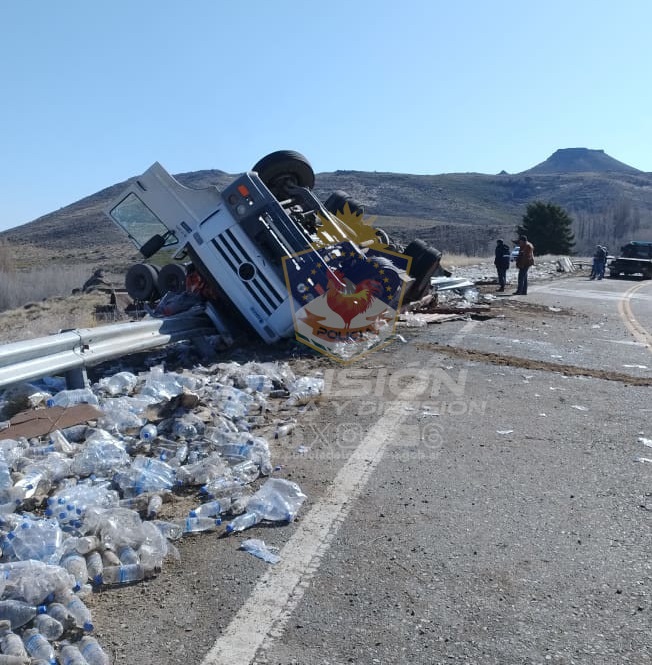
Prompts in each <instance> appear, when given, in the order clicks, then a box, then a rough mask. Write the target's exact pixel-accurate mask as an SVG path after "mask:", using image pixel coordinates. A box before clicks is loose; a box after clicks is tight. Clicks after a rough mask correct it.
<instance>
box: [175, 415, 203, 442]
mask: <svg viewBox="0 0 652 665" xmlns="http://www.w3.org/2000/svg"><path fill="white" fill-rule="evenodd" d="M205 429H206V423H204V421H203V420H202V419H201V418H199V417H198V416H196V415H195V414H194V413H184V414H183V416H181V417H179V418H177V419H176V420H175V421H174V424H173V425H172V433H173V434H174V436H176V437H177V438H178V439H185V440H187V441H190V440H192V439H196V438H197V437H198V436H202V435H203V434H204V430H205Z"/></svg>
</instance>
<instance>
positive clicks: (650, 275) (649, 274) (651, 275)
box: [643, 268, 652, 279]
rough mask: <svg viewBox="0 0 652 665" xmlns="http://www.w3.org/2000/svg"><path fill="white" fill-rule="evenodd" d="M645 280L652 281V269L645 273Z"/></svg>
mask: <svg viewBox="0 0 652 665" xmlns="http://www.w3.org/2000/svg"><path fill="white" fill-rule="evenodd" d="M643 279H652V268H648V269H647V270H646V271H645V272H644V273H643Z"/></svg>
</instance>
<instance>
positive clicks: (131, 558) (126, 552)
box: [118, 545, 140, 566]
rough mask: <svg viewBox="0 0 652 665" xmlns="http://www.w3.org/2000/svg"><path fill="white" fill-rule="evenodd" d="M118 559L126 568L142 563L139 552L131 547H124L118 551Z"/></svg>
mask: <svg viewBox="0 0 652 665" xmlns="http://www.w3.org/2000/svg"><path fill="white" fill-rule="evenodd" d="M118 559H120V563H121V564H122V565H125V566H126V565H129V564H132V563H140V557H139V556H138V552H136V550H135V549H134V548H133V547H131V546H130V545H124V546H122V547H121V548H120V549H119V550H118Z"/></svg>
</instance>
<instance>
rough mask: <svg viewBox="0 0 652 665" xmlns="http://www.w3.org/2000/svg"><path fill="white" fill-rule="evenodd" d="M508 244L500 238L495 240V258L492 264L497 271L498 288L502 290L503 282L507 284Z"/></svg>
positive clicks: (503, 287)
mask: <svg viewBox="0 0 652 665" xmlns="http://www.w3.org/2000/svg"><path fill="white" fill-rule="evenodd" d="M509 253H510V249H509V245H507V244H506V243H504V242H503V241H502V240H497V241H496V258H495V259H494V265H495V266H496V272H497V273H498V290H499V291H504V290H505V284H507V271H508V270H509Z"/></svg>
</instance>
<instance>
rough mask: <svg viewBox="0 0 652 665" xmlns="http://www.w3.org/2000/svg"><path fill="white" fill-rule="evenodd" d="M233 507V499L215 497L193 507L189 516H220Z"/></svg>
mask: <svg viewBox="0 0 652 665" xmlns="http://www.w3.org/2000/svg"><path fill="white" fill-rule="evenodd" d="M230 508H231V499H213V500H212V501H207V502H206V503H202V504H201V505H199V506H197V507H196V508H193V509H192V510H191V511H190V512H189V513H188V515H189V517H219V516H220V515H222V514H224V513H226V512H228V511H229V509H230Z"/></svg>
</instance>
